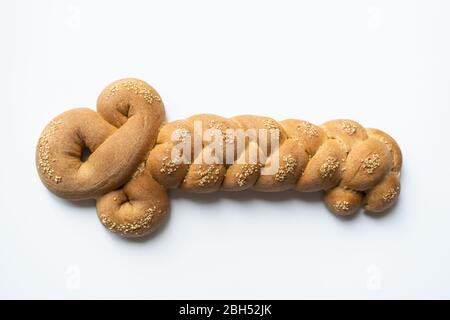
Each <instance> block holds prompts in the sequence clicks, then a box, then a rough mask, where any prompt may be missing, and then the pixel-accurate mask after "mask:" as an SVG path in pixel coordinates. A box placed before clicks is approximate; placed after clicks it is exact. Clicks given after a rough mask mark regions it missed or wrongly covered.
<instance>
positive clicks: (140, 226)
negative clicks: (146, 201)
mask: <svg viewBox="0 0 450 320" xmlns="http://www.w3.org/2000/svg"><path fill="white" fill-rule="evenodd" d="M162 212H163V211H162V210H161V209H158V208H157V207H156V206H153V207H151V208H148V209H146V210H145V211H144V214H143V216H142V217H140V218H139V219H138V220H137V221H135V222H127V223H116V222H114V221H113V220H112V219H110V218H109V217H108V216H107V215H105V214H102V215H100V221H101V222H102V223H103V225H104V226H105V227H106V228H108V229H109V230H110V231H112V232H114V233H116V232H117V233H119V234H121V235H128V234H134V235H139V234H140V233H141V232H142V231H145V230H147V229H149V228H150V227H151V225H152V222H153V217H154V215H155V214H157V213H159V214H161V213H162Z"/></svg>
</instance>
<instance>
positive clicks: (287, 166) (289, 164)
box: [275, 154, 297, 182]
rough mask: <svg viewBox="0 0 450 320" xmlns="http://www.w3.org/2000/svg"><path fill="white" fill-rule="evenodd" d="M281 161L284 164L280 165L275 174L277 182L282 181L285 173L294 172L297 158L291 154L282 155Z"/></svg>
mask: <svg viewBox="0 0 450 320" xmlns="http://www.w3.org/2000/svg"><path fill="white" fill-rule="evenodd" d="M283 161H284V165H283V166H281V167H280V168H279V169H278V172H277V173H276V174H275V180H277V181H278V182H283V181H284V180H285V179H286V176H287V175H289V174H291V175H292V174H294V172H295V168H296V167H297V160H296V159H295V158H294V157H293V156H292V155H291V154H289V155H287V156H285V157H283Z"/></svg>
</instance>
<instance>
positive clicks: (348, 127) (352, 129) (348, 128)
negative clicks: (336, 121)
mask: <svg viewBox="0 0 450 320" xmlns="http://www.w3.org/2000/svg"><path fill="white" fill-rule="evenodd" d="M342 130H343V131H344V132H345V133H346V134H348V135H349V136H352V135H354V134H355V133H356V130H357V128H356V126H355V125H354V124H353V123H350V122H342Z"/></svg>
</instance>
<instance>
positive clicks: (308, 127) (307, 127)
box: [297, 121, 319, 137]
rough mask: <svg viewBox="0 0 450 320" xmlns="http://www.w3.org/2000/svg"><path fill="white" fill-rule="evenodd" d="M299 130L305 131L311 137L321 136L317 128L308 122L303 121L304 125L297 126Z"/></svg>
mask: <svg viewBox="0 0 450 320" xmlns="http://www.w3.org/2000/svg"><path fill="white" fill-rule="evenodd" d="M297 130H301V131H303V132H304V133H305V134H306V135H307V136H309V137H318V136H319V130H318V129H317V128H316V126H315V125H313V124H312V123H309V122H306V121H302V123H301V124H299V125H298V126H297Z"/></svg>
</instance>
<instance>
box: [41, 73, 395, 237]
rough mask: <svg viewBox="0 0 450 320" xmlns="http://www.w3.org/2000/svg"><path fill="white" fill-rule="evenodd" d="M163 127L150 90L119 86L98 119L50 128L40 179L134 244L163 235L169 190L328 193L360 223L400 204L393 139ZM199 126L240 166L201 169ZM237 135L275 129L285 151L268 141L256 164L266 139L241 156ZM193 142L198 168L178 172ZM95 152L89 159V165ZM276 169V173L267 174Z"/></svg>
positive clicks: (345, 126)
mask: <svg viewBox="0 0 450 320" xmlns="http://www.w3.org/2000/svg"><path fill="white" fill-rule="evenodd" d="M163 120H164V106H163V103H162V101H161V98H160V96H159V95H158V93H157V92H156V91H155V90H154V89H153V88H152V87H151V86H149V85H148V84H146V83H145V82H143V81H141V80H138V79H122V80H119V81H116V82H114V83H112V84H111V85H109V86H108V87H107V88H105V89H104V90H103V92H102V93H101V94H100V96H99V98H98V101H97V112H94V111H92V110H90V109H87V108H79V109H73V110H70V111H67V112H65V113H63V114H61V115H59V116H58V117H56V118H55V119H54V120H52V121H51V122H50V123H49V124H48V125H47V127H46V128H45V129H44V131H43V132H42V134H41V137H40V138H39V142H38V145H37V149H36V163H37V167H38V172H39V176H40V178H41V180H42V181H43V183H44V184H45V186H46V187H47V188H48V189H49V190H50V191H52V192H53V193H55V194H56V195H58V196H60V197H63V198H66V199H72V200H81V199H88V198H94V199H96V200H97V213H98V216H99V219H100V221H101V222H102V223H103V224H104V225H105V226H106V227H107V228H108V229H110V230H111V231H113V232H117V233H118V234H120V235H122V236H126V237H139V236H143V235H146V234H148V233H150V232H152V231H154V230H156V229H157V228H158V226H160V225H161V223H162V222H163V221H164V218H165V217H166V214H167V211H168V206H169V204H168V196H167V192H166V189H167V188H181V189H183V190H187V191H191V192H214V191H217V190H227V191H240V190H245V189H250V188H251V189H254V190H258V191H264V192H275V191H284V190H288V189H293V190H297V191H301V192H316V191H321V190H324V191H325V203H326V205H327V206H328V207H329V209H330V210H331V211H333V212H334V213H337V214H339V215H350V214H353V213H355V212H356V211H357V210H358V209H359V208H360V207H361V206H364V207H365V209H366V210H368V211H371V212H382V211H385V210H386V209H387V208H389V207H390V206H392V204H394V203H395V201H396V199H397V198H398V196H399V192H400V170H401V165H402V154H401V151H400V148H399V146H398V145H397V143H396V142H395V140H394V139H393V138H392V137H390V136H389V135H388V134H386V133H384V132H382V131H380V130H377V129H365V128H364V127H362V126H361V125H360V124H358V123H357V122H355V121H351V120H333V121H329V122H326V123H324V124H323V125H321V126H316V125H314V124H311V123H309V122H306V121H302V120H293V119H288V120H284V121H281V122H277V121H275V120H273V119H271V118H267V117H261V116H253V115H242V116H237V117H233V118H229V119H226V118H222V117H219V116H216V115H209V114H201V115H195V116H192V117H190V118H188V119H185V120H178V121H174V122H169V123H165V124H163ZM195 122H199V123H201V125H202V127H203V128H206V129H208V128H213V129H217V130H219V131H220V132H221V133H223V137H224V140H223V150H224V153H223V155H221V156H222V158H223V157H227V156H229V155H228V153H226V152H225V150H226V147H227V144H229V143H232V144H233V152H232V159H231V160H232V163H228V162H227V163H223V164H222V163H209V164H208V163H203V162H201V161H200V162H199V163H197V162H198V161H197V162H196V161H194V160H195V159H196V158H197V157H200V156H203V155H205V154H209V153H210V152H211V149H212V147H211V144H212V141H213V139H210V140H207V139H204V137H203V136H200V137H195V135H198V133H196V131H195V130H194V124H195ZM238 129H239V130H244V131H245V130H249V129H253V130H258V129H266V130H268V131H269V132H272V130H273V129H276V130H277V132H278V138H279V139H278V147H275V146H272V145H271V140H270V139H269V140H268V142H267V145H266V147H267V149H266V151H267V150H270V152H269V154H268V156H267V158H265V159H260V158H258V159H257V160H258V161H257V162H256V163H254V162H249V161H248V160H249V153H250V150H252V148H253V150H254V149H261V148H262V146H261V145H260V140H259V138H258V139H256V140H255V141H246V142H245V144H244V147H243V148H241V149H240V150H238V149H237V148H235V147H234V145H235V142H236V140H237V137H236V136H235V135H232V136H231V137H230V136H229V132H236V130H238ZM231 130H232V131H231ZM174 136H176V137H178V139H175V140H174V139H173V137H174ZM186 137H189V138H192V139H190V143H191V144H192V145H191V146H192V147H193V144H194V141H195V139H194V138H200V141H201V146H200V152H199V153H198V154H195V153H194V152H192V153H191V154H189V156H190V157H191V160H192V163H183V162H181V163H180V162H174V161H173V160H172V154H171V152H172V150H173V147H174V146H175V145H176V144H177V143H179V142H181V141H183V139H185V138H186ZM155 143H156V144H155ZM86 149H87V150H88V151H89V152H90V156H89V158H88V159H87V160H86V161H82V160H81V159H82V154H83V152H84V151H85V150H86ZM192 150H195V148H192ZM275 151H276V152H275ZM275 157H277V159H275ZM275 160H278V163H279V166H278V169H277V170H276V172H273V173H271V174H262V172H263V171H264V169H265V168H267V167H268V166H269V165H270V164H271V163H272V161H275Z"/></svg>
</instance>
